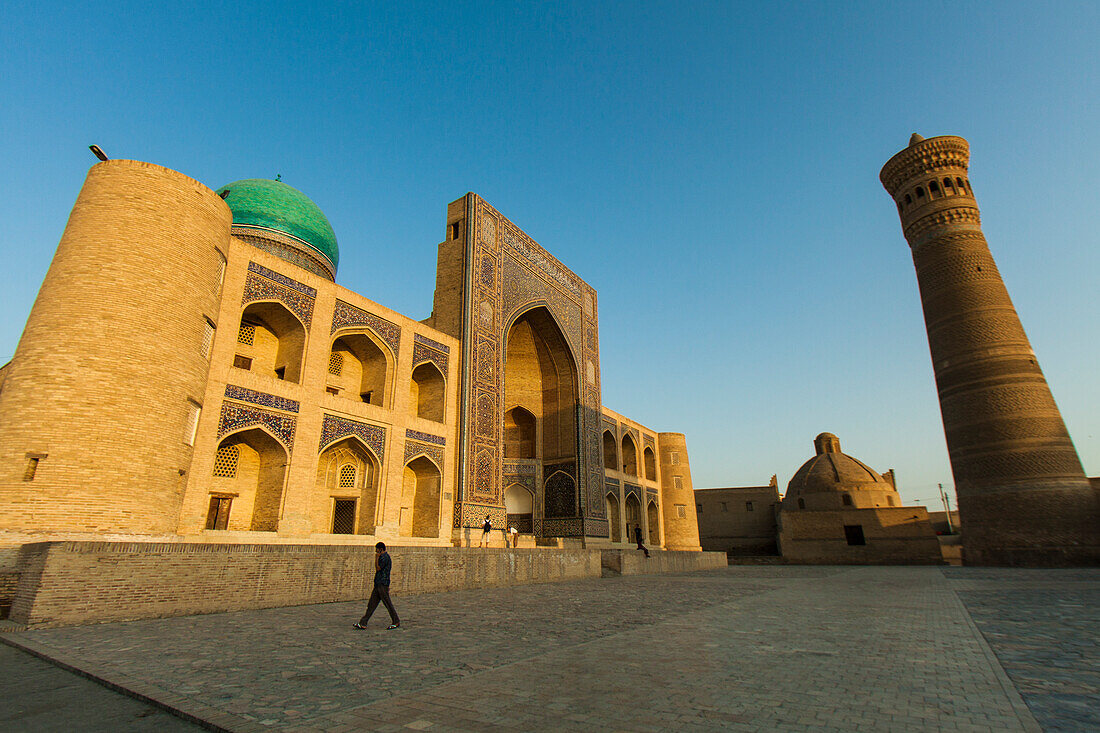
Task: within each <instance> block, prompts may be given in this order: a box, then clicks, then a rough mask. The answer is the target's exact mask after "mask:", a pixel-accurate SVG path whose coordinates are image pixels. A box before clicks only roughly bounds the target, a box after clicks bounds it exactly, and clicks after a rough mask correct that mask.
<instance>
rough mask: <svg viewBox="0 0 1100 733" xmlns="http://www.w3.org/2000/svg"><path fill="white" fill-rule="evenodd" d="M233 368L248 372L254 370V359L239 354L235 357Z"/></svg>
mask: <svg viewBox="0 0 1100 733" xmlns="http://www.w3.org/2000/svg"><path fill="white" fill-rule="evenodd" d="M233 366H235V367H237V368H238V369H244V370H245V371H248V370H249V369H251V368H252V359H250V358H249V357H247V356H241V355H240V354H237V355H236V356H234V357H233Z"/></svg>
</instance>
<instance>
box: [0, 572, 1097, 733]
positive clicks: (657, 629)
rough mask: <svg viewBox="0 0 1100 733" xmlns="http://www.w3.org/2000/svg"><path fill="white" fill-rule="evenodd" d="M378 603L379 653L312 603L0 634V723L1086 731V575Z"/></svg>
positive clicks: (1090, 607) (1090, 630) (954, 575)
mask: <svg viewBox="0 0 1100 733" xmlns="http://www.w3.org/2000/svg"><path fill="white" fill-rule="evenodd" d="M399 571H400V568H397V569H395V572H399ZM90 592H94V591H91V590H90ZM394 600H395V603H396V605H397V608H398V611H399V612H400V614H401V617H402V628H401V629H399V630H396V631H386V630H385V626H386V624H387V623H388V617H387V616H386V613H385V610H384V609H381V608H380V609H379V611H378V612H377V614H376V615H375V617H374V619H372V621H371V627H370V628H369V629H368V630H367V631H356V630H354V629H352V623H354V621H355V620H356V619H357V618H358V616H359V614H360V613H361V611H362V605H363V604H360V603H332V604H324V605H314V606H299V607H293V608H280V609H267V610H260V611H244V612H238V613H229V614H212V615H206V616H191V617H183V618H170V619H158V620H147V621H135V622H129V623H113V624H101V625H94V626H84V627H68V628H57V629H46V630H39V631H15V632H9V633H5V634H2V635H0V639H2V640H4V641H6V642H8V643H9V644H11V645H15V646H17V647H21V648H23V649H24V650H29V651H31V652H33V653H35V654H37V655H40V656H42V657H46V658H48V659H50V660H52V661H53V662H54V664H47V663H46V662H43V661H41V660H39V659H33V658H32V657H31V656H30V655H29V654H27V653H25V651H18V650H16V649H10V648H0V652H2V653H0V678H2V679H3V683H2V686H0V695H2V697H0V702H3V706H2V707H3V709H4V710H6V711H7V712H4V713H0V725H4V726H5V727H7V728H8V729H21V730H89V731H93V730H169V729H172V730H175V729H179V730H186V729H193V730H198V729H199V728H198V726H197V725H195V724H193V723H187V722H185V721H184V720H180V719H178V718H173V717H170V716H169V715H168V714H167V712H165V710H172V711H176V712H177V713H181V714H183V715H184V716H190V717H191V719H192V720H198V721H202V723H203V726H204V727H207V728H213V729H226V730H234V731H264V730H269V731H275V730H279V731H314V730H317V731H320V730H324V731H353V730H393V731H400V730H432V731H453V730H468V731H473V730H477V731H486V730H488V731H495V730H500V731H504V730H507V731H510V732H514V731H531V730H536V731H537V730H547V731H550V730H554V731H558V730H577V731H580V730H609V731H612V730H622V731H661V730H677V731H680V730H686V731H711V730H735V731H755V730H759V731H810V730H861V731H863V730H874V731H878V730H882V731H913V730H948V731H1020V730H1024V731H1038V730H1048V731H1086V730H1098V729H1100V642H1098V633H1100V632H1098V629H1100V570H1010V569H983V568H937V567H906V568H900V567H793V566H759V567H754V566H733V567H729V568H723V569H720V570H713V571H704V572H697V573H683V574H669V575H651V576H623V577H615V578H603V579H599V580H585V581H577V582H569V583H557V584H546V585H529V586H518V587H512V588H505V589H493V590H484V591H477V590H473V591H459V592H454V593H435V594H424V595H417V596H405V597H396V598H395V599H394ZM56 664H60V665H62V666H63V667H65V668H68V669H74V670H79V671H80V672H81V673H82V674H84V675H86V676H90V677H92V678H95V679H99V680H101V681H105V682H106V683H108V684H110V685H112V686H114V687H116V688H117V689H119V690H122V691H124V692H125V693H126V694H125V695H123V694H120V693H119V692H112V691H111V690H108V689H106V688H105V687H103V686H100V685H96V684H95V683H93V682H90V681H89V680H86V679H82V678H80V677H77V676H76V675H75V674H73V673H71V672H68V671H64V670H63V669H59V668H58V667H57V666H55V665H56ZM134 696H136V697H137V698H138V699H132V698H133V697H134ZM74 698H75V699H79V700H80V703H79V704H75V705H74V704H73V703H72V701H73V700H74ZM142 699H144V700H146V701H153V704H150V703H148V702H141V701H140V700H142ZM51 701H52V702H51ZM170 726H171V727H170Z"/></svg>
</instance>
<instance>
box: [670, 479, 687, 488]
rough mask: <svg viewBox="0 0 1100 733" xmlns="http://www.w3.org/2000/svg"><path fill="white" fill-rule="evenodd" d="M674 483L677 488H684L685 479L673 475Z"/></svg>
mask: <svg viewBox="0 0 1100 733" xmlns="http://www.w3.org/2000/svg"><path fill="white" fill-rule="evenodd" d="M672 485H673V486H675V487H676V488H677V489H682V488H684V480H683V479H682V478H680V477H679V476H673V477H672Z"/></svg>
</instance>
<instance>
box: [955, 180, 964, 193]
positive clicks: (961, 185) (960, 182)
mask: <svg viewBox="0 0 1100 733" xmlns="http://www.w3.org/2000/svg"><path fill="white" fill-rule="evenodd" d="M955 183H957V184H959V190H960V191H965V190H966V186H964V185H963V179H961V178H956V179H955Z"/></svg>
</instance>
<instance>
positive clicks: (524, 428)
mask: <svg viewBox="0 0 1100 733" xmlns="http://www.w3.org/2000/svg"><path fill="white" fill-rule="evenodd" d="M535 423H536V421H535V416H534V415H533V414H531V411H530V410H525V409H524V408H522V407H520V406H518V405H517V406H516V407H513V408H512V409H511V410H508V412H506V413H504V457H505V458H534V457H535V445H536V443H537V437H538V436H537V429H536V424H535Z"/></svg>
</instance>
